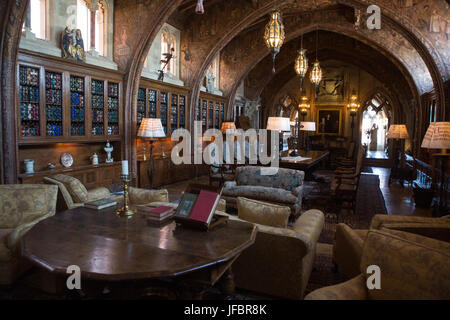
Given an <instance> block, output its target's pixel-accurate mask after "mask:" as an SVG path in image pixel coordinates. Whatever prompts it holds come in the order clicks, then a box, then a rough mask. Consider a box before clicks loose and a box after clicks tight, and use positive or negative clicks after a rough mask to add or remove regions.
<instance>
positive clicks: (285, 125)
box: [267, 117, 291, 131]
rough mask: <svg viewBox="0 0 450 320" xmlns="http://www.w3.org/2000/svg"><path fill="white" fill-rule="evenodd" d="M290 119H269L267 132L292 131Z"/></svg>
mask: <svg viewBox="0 0 450 320" xmlns="http://www.w3.org/2000/svg"><path fill="white" fill-rule="evenodd" d="M290 122H291V121H290V119H289V118H283V117H269V118H268V119H267V130H273V131H291V123H290Z"/></svg>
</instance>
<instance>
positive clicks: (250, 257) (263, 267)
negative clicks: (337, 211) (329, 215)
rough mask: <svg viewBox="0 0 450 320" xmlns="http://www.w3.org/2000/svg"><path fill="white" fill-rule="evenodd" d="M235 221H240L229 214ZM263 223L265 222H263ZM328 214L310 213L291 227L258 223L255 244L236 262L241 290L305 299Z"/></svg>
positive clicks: (236, 274)
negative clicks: (317, 245) (325, 217)
mask: <svg viewBox="0 0 450 320" xmlns="http://www.w3.org/2000/svg"><path fill="white" fill-rule="evenodd" d="M229 219H231V220H240V219H239V218H238V217H236V216H233V215H229ZM261 222H262V221H261ZM323 224H324V215H323V213H322V211H319V210H314V209H312V210H308V211H306V212H304V213H303V214H302V215H301V216H300V218H298V219H297V221H296V222H295V224H294V225H293V226H292V227H291V228H282V227H271V226H267V225H263V224H260V223H255V225H256V226H257V228H258V233H257V235H256V240H255V243H254V244H253V245H252V246H250V247H249V248H248V249H246V250H245V251H244V252H242V254H241V255H240V256H239V258H237V260H236V261H235V262H234V263H233V274H234V281H235V284H236V286H237V287H239V288H242V289H246V290H250V291H254V292H258V293H262V294H266V295H270V296H274V297H278V298H285V299H303V296H304V292H305V288H306V285H307V284H308V281H309V277H310V275H311V271H312V269H313V265H314V260H315V256H316V244H317V240H318V239H319V236H320V233H321V232H322V229H323Z"/></svg>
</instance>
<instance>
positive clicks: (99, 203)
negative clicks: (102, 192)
mask: <svg viewBox="0 0 450 320" xmlns="http://www.w3.org/2000/svg"><path fill="white" fill-rule="evenodd" d="M116 204H117V201H114V200H111V199H100V200H95V201H91V202H88V203H85V204H84V206H85V207H86V208H89V209H94V210H102V209H105V208H109V207H112V206H115V205H116Z"/></svg>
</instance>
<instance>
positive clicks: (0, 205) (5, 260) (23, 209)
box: [0, 184, 58, 285]
mask: <svg viewBox="0 0 450 320" xmlns="http://www.w3.org/2000/svg"><path fill="white" fill-rule="evenodd" d="M57 193H58V187H57V186H52V185H43V184H18V185H14V184H9V185H0V285H11V284H12V283H13V282H14V281H15V280H16V279H17V278H18V277H19V276H20V275H21V274H22V273H23V272H25V271H26V270H27V269H28V268H29V267H30V264H29V263H27V262H26V261H25V260H23V259H22V258H21V254H20V250H21V242H20V240H21V238H22V237H23V236H24V235H25V234H26V233H27V232H28V230H30V229H31V228H32V227H33V226H34V225H36V224H37V223H39V222H40V221H42V220H44V219H46V218H48V217H51V216H53V215H54V214H55V209H56V197H57Z"/></svg>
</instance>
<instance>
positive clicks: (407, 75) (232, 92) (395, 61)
mask: <svg viewBox="0 0 450 320" xmlns="http://www.w3.org/2000/svg"><path fill="white" fill-rule="evenodd" d="M316 29H318V30H323V31H329V32H334V33H339V34H342V35H345V36H347V37H349V38H354V39H357V40H359V41H361V40H363V39H364V40H365V42H364V43H365V44H366V45H368V46H370V47H372V48H373V49H374V50H376V51H378V52H379V53H380V54H382V55H383V56H385V57H386V58H387V59H389V60H390V61H391V62H392V63H393V64H394V65H396V66H397V68H398V69H399V71H400V72H402V74H403V77H404V78H405V79H406V81H407V82H408V84H409V86H410V91H411V92H412V95H413V97H414V99H415V100H416V102H417V103H419V102H420V98H419V92H418V89H417V86H416V84H415V83H414V81H413V79H412V75H411V74H410V73H409V71H408V70H407V69H406V68H405V67H404V66H403V64H402V63H401V62H400V61H398V59H397V58H396V57H395V56H393V55H392V54H390V53H389V52H388V51H386V50H385V49H384V48H381V47H379V46H378V45H377V44H376V43H373V42H372V41H370V39H366V38H364V37H361V36H360V35H359V34H358V33H356V32H355V33H348V32H344V31H343V30H339V31H336V30H335V28H334V26H333V25H332V24H328V23H320V24H312V25H308V26H304V27H303V28H299V29H297V30H295V31H294V32H291V33H290V34H289V38H288V42H289V41H290V40H292V39H296V38H298V36H300V35H301V34H302V33H308V32H311V31H314V30H316ZM268 54H269V53H268V51H267V50H266V51H259V52H258V53H257V54H256V55H255V59H253V63H252V64H251V65H249V66H246V67H243V66H242V64H241V65H240V66H239V68H240V70H242V72H241V74H240V76H238V77H237V78H236V82H235V83H234V85H233V87H232V89H231V90H230V93H229V95H228V104H229V105H233V101H234V97H235V95H236V91H237V88H238V85H239V83H240V82H241V81H242V80H244V79H245V77H246V76H247V75H248V73H249V72H250V71H251V70H252V69H253V68H254V67H255V66H256V65H257V64H258V63H260V62H261V61H262V60H263V59H264V58H265V57H267V56H268ZM272 78H273V77H272Z"/></svg>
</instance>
